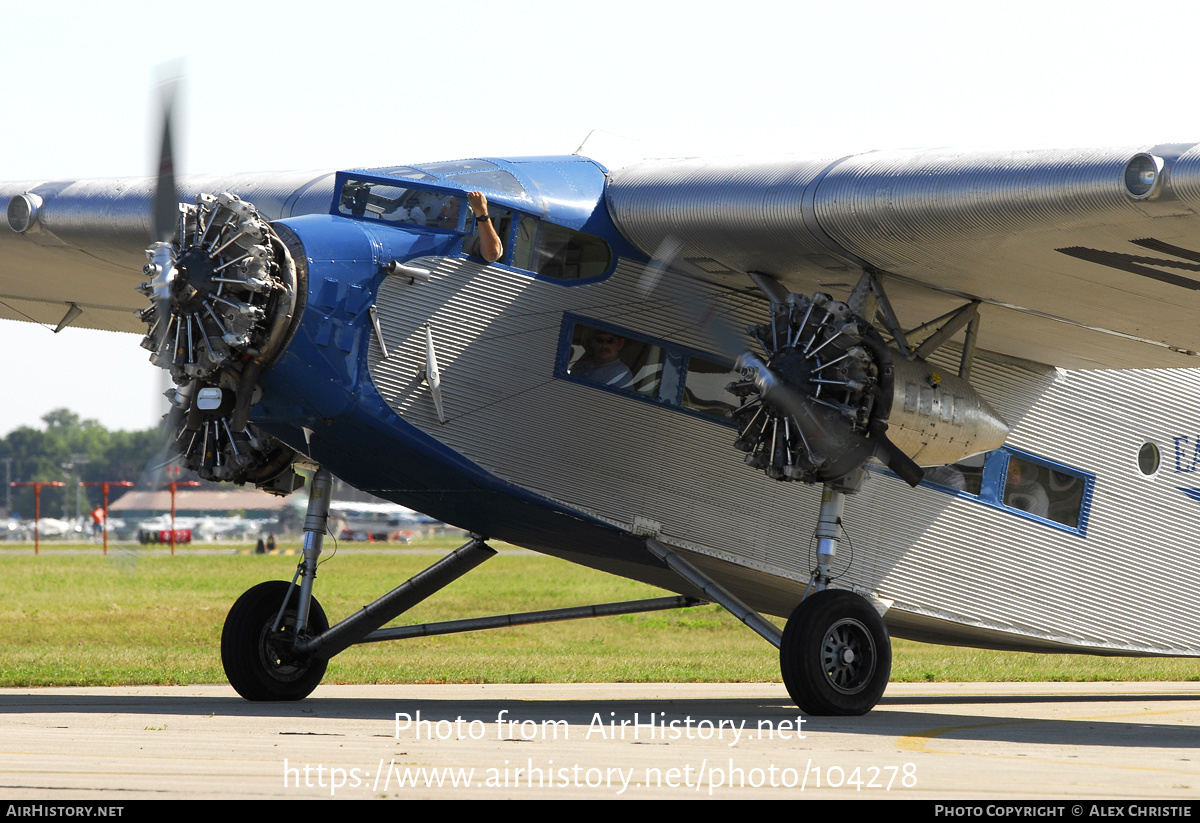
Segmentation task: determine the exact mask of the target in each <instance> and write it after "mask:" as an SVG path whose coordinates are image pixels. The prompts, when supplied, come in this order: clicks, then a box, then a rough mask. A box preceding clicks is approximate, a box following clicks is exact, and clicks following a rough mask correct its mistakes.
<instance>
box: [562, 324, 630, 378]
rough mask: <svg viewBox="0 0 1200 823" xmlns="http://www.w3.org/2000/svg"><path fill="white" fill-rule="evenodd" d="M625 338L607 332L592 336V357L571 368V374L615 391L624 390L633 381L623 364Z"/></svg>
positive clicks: (597, 332) (627, 368) (596, 333)
mask: <svg viewBox="0 0 1200 823" xmlns="http://www.w3.org/2000/svg"><path fill="white" fill-rule="evenodd" d="M625 342H626V341H625V338H624V337H621V336H620V335H616V334H612V333H611V332H606V331H596V332H595V333H594V334H593V335H592V343H591V350H592V354H591V356H590V357H585V358H583V359H582V360H580V361H579V362H578V363H576V364H575V365H574V366H572V367H571V374H572V375H573V376H575V377H582V378H583V379H584V380H591V381H592V382H594V383H600V384H602V385H605V386H611V387H613V388H615V389H620V388H624V387H625V386H627V385H628V384H629V381H630V380H632V379H633V374H632V373H631V372H630V371H629V367H628V366H626V365H625V364H624V363H622V362H621V356H620V355H621V349H623V348H625Z"/></svg>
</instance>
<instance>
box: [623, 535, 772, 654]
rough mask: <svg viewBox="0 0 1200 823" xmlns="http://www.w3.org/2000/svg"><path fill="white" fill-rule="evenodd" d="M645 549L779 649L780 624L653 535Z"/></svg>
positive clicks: (647, 540)
mask: <svg viewBox="0 0 1200 823" xmlns="http://www.w3.org/2000/svg"><path fill="white" fill-rule="evenodd" d="M646 548H648V549H649V550H650V551H652V552H653V553H654V555H655V556H656V557H658V559H659V560H662V561H663V562H664V563H666V564H667V565H668V566H669V567H670V568H671V571H673V572H675V573H676V574H678V575H679V576H680V577H682V578H683V579H684V580H686V581H687V582H689V583H691V584H692V585H693V586H695V587H696V588H698V589H699V590H700V591H702V592H704V594H705V595H706V596H707V597H710V598H712V600H713V601H714V602H716V603H719V604H720V605H721V606H723V607H724V608H725V610H726V611H727V612H729V613H730V614H732V615H733V616H734V617H736V618H737V619H738V620H740V621H742V622H743V623H745V624H746V625H747V626H749V627H750V628H751V629H753V630H754V631H756V632H758V634H760V635H762V637H763V639H765V640H766V641H767V642H768V643H770V644H771V645H772V646H774V647H775V648H777V649H778V648H779V644H780V643H781V642H782V640H783V632H781V631H780V630H779V627H778V626H776V625H775V624H774V623H772V622H770V621H769V620H767V619H766V618H764V617H763V616H762V615H761V614H759V613H758V612H756V611H754V609H752V608H750V607H749V606H747V605H746V604H745V603H743V602H742V601H741V600H739V599H738V598H737V596H736V595H734V594H733V593H732V592H730V591H729V590H728V589H726V588H725V587H724V586H722V585H721V584H720V583H718V582H717V581H716V580H713V579H712V578H711V577H709V576H708V575H706V574H705V573H704V572H702V571H700V570H699V569H697V568H696V567H695V566H693V565H692V564H691V563H689V562H687V561H686V560H684V559H683V558H682V557H680V556H679V555H678V554H676V553H675V552H673V551H671V550H670V549H668V548H667V547H666V546H664V545H663V544H662V543H659V542H658V541H657V540H655V539H654V538H653V537H648V538H646Z"/></svg>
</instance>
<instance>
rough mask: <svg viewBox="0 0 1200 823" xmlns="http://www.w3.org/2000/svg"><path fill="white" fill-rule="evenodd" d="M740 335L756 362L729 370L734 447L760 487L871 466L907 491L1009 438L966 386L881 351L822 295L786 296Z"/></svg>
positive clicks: (882, 346)
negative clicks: (749, 339) (735, 404)
mask: <svg viewBox="0 0 1200 823" xmlns="http://www.w3.org/2000/svg"><path fill="white" fill-rule="evenodd" d="M748 331H749V333H750V334H751V335H752V336H753V337H754V338H755V339H756V340H757V341H758V342H759V344H760V345H761V346H762V350H763V352H764V355H765V360H764V359H760V358H759V357H757V356H756V355H754V354H752V353H749V352H747V353H745V354H743V355H742V357H741V358H740V359H739V360H738V367H739V368H740V369H741V370H742V374H743V377H744V379H742V380H740V381H737V382H734V383H731V384H730V385H729V391H730V392H732V393H733V394H735V395H738V396H740V397H742V398H743V399H744V400H743V404H742V405H741V406H740V407H739V408H738V409H737V410H736V411H735V412H734V414H733V417H734V420H735V421H736V422H737V424H738V429H739V434H738V438H737V440H736V441H735V443H734V445H735V446H736V447H737V448H738V449H740V450H742V451H744V452H746V458H745V459H746V463H747V464H748V465H750V466H752V467H753V468H756V469H761V470H762V471H763V472H765V473H766V475H767V476H768V477H771V478H774V479H776V480H798V481H802V482H806V483H826V482H833V481H836V480H839V479H841V478H843V477H846V476H847V475H849V474H850V473H851V472H853V471H854V470H855V469H857V468H859V467H860V466H862V465H863V464H864V463H865V462H866V461H867V460H869V459H870V458H871V457H878V458H879V459H880V460H881V461H882V462H883V463H884V464H885V465H887V466H888V467H889V468H890V469H892V470H893V471H894V472H895V473H896V474H898V475H899V476H900V477H901V478H902V479H904V480H906V481H907V482H909V483H910V484H912V485H916V483H918V482H920V480H921V474H922V473H921V470H920V469H919V468H918V467H919V466H938V465H945V464H950V463H955V462H958V461H960V460H963V459H964V458H966V457H969V456H971V455H974V454H979V453H981V452H985V451H990V450H992V449H995V448H999V447H1000V446H1001V445H1003V443H1004V440H1005V438H1006V437H1007V435H1008V425H1007V423H1005V421H1004V420H1003V418H1001V417H1000V415H999V414H997V413H996V411H995V410H993V409H992V408H991V406H989V405H988V403H987V401H985V400H984V399H983V398H982V397H980V396H979V393H978V392H976V391H975V389H974V388H973V387H972V386H971V384H970V383H969V382H968V381H967V380H965V379H963V378H960V377H958V376H956V375H954V374H949V373H946V372H945V371H944V370H943V369H941V368H938V367H936V366H934V365H933V364H931V363H929V362H928V361H926V360H924V359H921V358H920V357H916V356H915V355H912V354H910V355H909V356H905V355H904V354H902V353H901V352H900V351H899V350H897V349H895V348H891V347H889V346H888V345H887V344H886V343H885V342H884V339H883V337H882V336H881V335H880V333H879V332H878V331H877V330H876V329H875V327H874V326H873V325H872V324H871V323H869V322H868V321H867V320H866V319H864V318H863V317H860V316H858V315H856V314H855V313H854V312H853V311H851V309H850V307H849V306H848V305H847V304H846V303H842V302H839V301H837V300H834V299H833V298H832V297H831V296H830V295H828V294H823V293H817V294H814V295H813V296H812V297H811V298H809V297H806V296H804V295H799V294H794V293H790V294H788V295H787V298H786V299H785V300H783V301H780V302H777V303H774V304H773V306H772V315H771V319H770V321H769V322H767V323H764V324H762V325H760V326H755V327H753V328H751V329H748Z"/></svg>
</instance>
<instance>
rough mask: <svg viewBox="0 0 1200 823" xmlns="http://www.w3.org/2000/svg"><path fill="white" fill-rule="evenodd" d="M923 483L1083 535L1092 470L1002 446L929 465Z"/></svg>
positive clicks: (1089, 505)
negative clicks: (947, 463) (952, 462)
mask: <svg viewBox="0 0 1200 823" xmlns="http://www.w3.org/2000/svg"><path fill="white" fill-rule="evenodd" d="M923 483H924V485H927V486H931V487H933V488H937V489H939V490H941V491H949V492H952V493H956V494H958V495H959V496H960V497H968V498H972V499H975V500H978V501H979V502H981V503H984V504H986V505H989V506H992V507H993V508H998V509H1003V510H1005V511H1010V512H1014V513H1017V514H1021V515H1023V516H1025V517H1029V518H1031V519H1035V520H1040V521H1043V522H1046V523H1049V524H1051V525H1056V526H1058V527H1060V528H1063V529H1066V530H1068V531H1072V532H1075V533H1076V534H1080V535H1082V534H1084V533H1085V532H1086V529H1087V516H1088V511H1089V509H1090V507H1091V499H1092V488H1093V486H1094V485H1095V475H1092V474H1089V473H1088V472H1084V471H1080V470H1079V469H1075V468H1072V467H1070V466H1065V465H1063V464H1061V463H1057V462H1055V461H1053V460H1048V459H1046V458H1044V457H1039V456H1037V455H1035V454H1031V453H1028V452H1022V451H1019V450H1017V449H1013V448H1011V447H1008V446H1005V447H1004V448H1001V449H997V450H996V451H993V452H988V453H987V454H985V455H978V456H976V457H972V458H969V459H967V460H964V461H962V462H961V463H955V464H954V465H952V466H936V467H934V468H932V469H927V470H926V472H925V480H924V481H923Z"/></svg>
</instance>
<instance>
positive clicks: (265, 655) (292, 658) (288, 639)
mask: <svg viewBox="0 0 1200 823" xmlns="http://www.w3.org/2000/svg"><path fill="white" fill-rule="evenodd" d="M295 618H296V615H295V612H288V613H286V614H285V615H284V624H283V625H282V626H280V627H279V631H272V630H271V626H272V625H273V624H274V622H275V621H274V619H272V620H270V621H268V622H267V623H265V624H263V628H262V633H261V634H260V635H259V656H260V658H261V660H262V663H263V666H264V667H265V668H266V669H267V670H268V671H270V672H271V675H272V676H273V677H274V678H276V679H277V680H279V681H281V682H285V683H286V682H290V681H292V680H296V679H297V678H299V677H302V676H303V675H304V673H305V672H306V671H308V661H307V660H305V659H301V658H298V657H297V655H296V652H295V649H294V642H293V640H294V638H295V632H294V631H292V623H291V621H293V620H295Z"/></svg>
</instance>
